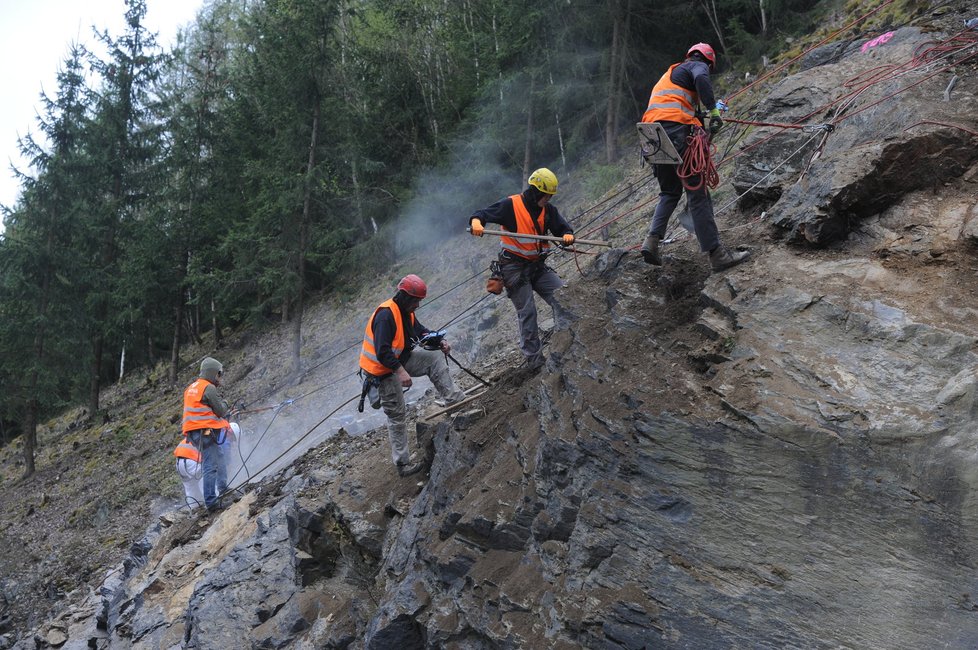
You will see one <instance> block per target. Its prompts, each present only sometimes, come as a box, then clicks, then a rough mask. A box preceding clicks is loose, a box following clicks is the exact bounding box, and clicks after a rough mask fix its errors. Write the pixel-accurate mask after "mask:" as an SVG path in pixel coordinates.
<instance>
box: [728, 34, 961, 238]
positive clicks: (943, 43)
mask: <svg viewBox="0 0 978 650" xmlns="http://www.w3.org/2000/svg"><path fill="white" fill-rule="evenodd" d="M840 47H841V48H842V50H841V51H840ZM938 47H945V48H947V47H954V41H952V40H950V38H949V37H946V36H945V37H941V36H939V35H935V34H923V33H921V32H920V30H918V29H916V28H910V27H906V28H902V29H899V30H897V31H896V32H895V34H894V36H893V38H892V39H891V40H889V41H888V42H887V43H885V44H883V45H879V46H877V47H876V48H872V49H868V50H867V51H866V52H861V51H860V50H859V49H857V48H854V47H844V44H843V46H840V45H831V46H826V47H825V48H823V50H822V51H821V52H820V51H815V52H812V53H810V54H809V55H808V57H807V61H808V62H809V64H810V65H813V66H814V67H810V68H808V69H806V70H804V71H802V72H800V73H799V74H796V75H793V76H791V77H789V78H788V79H786V80H785V81H784V82H782V83H780V84H778V86H777V87H776V88H775V89H774V91H773V92H772V93H771V94H770V95H769V96H767V97H766V98H765V99H764V100H763V101H762V102H761V105H760V107H759V109H758V113H759V114H760V115H763V116H764V117H763V121H765V122H772V123H781V124H798V125H799V126H801V125H804V126H807V127H809V128H810V129H811V128H814V127H816V126H818V125H826V126H829V127H831V128H832V129H833V130H832V131H831V132H828V131H820V130H812V131H809V130H805V131H802V130H795V131H791V132H789V133H779V132H778V130H777V129H772V128H761V129H759V130H756V131H755V132H753V133H752V134H751V135H749V136H748V137H747V138H746V139H745V140H744V142H743V144H742V149H743V150H746V151H749V154H747V155H744V156H742V157H741V158H739V159H738V163H737V168H736V170H735V172H734V175H733V178H732V182H733V185H734V187H735V188H736V190H737V192H738V194H743V195H744V198H743V201H744V202H745V204H747V205H750V204H756V203H762V204H765V205H766V206H769V207H768V210H769V211H770V212H771V213H772V214H773V215H774V222H775V223H776V224H777V225H778V226H780V227H782V228H784V229H786V230H787V231H788V235H789V238H790V239H791V240H793V241H796V242H807V243H810V244H813V245H816V246H824V245H826V244H829V243H832V242H835V241H838V240H840V239H845V238H846V237H847V236H848V235H849V233H850V232H852V231H853V230H856V229H858V228H859V227H860V222H861V221H862V220H864V219H865V218H867V217H870V216H872V215H876V214H879V213H880V212H882V211H883V210H885V209H886V208H888V207H889V206H891V205H894V204H895V203H896V202H897V201H899V200H900V198H901V197H903V196H904V195H905V194H906V193H907V192H910V191H913V190H917V189H921V188H924V187H934V186H939V185H940V184H941V183H943V182H947V181H950V180H952V179H955V178H959V177H960V176H961V174H962V173H963V172H964V171H965V170H966V169H968V168H969V167H971V165H972V164H973V163H974V162H975V161H976V160H978V149H976V147H975V146H974V140H973V138H972V137H971V136H970V134H969V132H968V130H971V131H974V120H973V116H972V113H973V110H972V108H971V107H972V106H973V104H974V101H975V93H976V91H978V89H976V88H975V86H974V83H973V79H974V77H973V76H972V77H971V79H972V83H966V84H961V85H959V86H956V89H955V91H954V93H953V95H952V97H953V100H952V101H943V99H942V95H943V92H944V90H945V88H946V87H947V86H948V83H949V82H950V80H951V79H952V78H953V77H954V76H955V75H956V74H957V73H958V72H961V69H960V68H958V67H955V66H954V65H953V63H954V62H955V61H958V60H961V59H967V57H968V55H969V54H970V53H971V52H970V50H969V49H968V46H967V45H965V46H964V47H963V48H962V49H961V50H960V51H959V52H957V53H952V54H949V55H947V57H946V58H936V57H937V54H936V52H937V50H936V48H938ZM972 47H973V46H972ZM928 53H930V54H929V55H928ZM840 55H844V56H841V58H840ZM956 127H960V128H956ZM771 204H773V205H771Z"/></svg>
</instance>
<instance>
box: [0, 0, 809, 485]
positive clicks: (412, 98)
mask: <svg viewBox="0 0 978 650" xmlns="http://www.w3.org/2000/svg"><path fill="white" fill-rule="evenodd" d="M126 8H127V12H126V19H127V20H126V28H125V29H124V30H123V31H122V33H119V34H109V33H105V32H98V30H97V39H96V40H97V43H98V45H99V47H92V48H89V49H86V48H82V47H80V46H77V45H70V44H66V49H67V51H68V55H67V56H66V58H65V60H64V61H63V63H62V65H61V68H60V71H59V75H58V83H57V88H56V89H55V90H54V91H53V92H52V93H51V94H49V95H47V96H46V97H45V98H44V108H43V110H42V111H41V114H40V116H39V117H38V119H37V123H36V124H35V125H33V126H32V133H33V135H32V136H29V137H26V138H24V139H23V140H22V142H21V150H22V152H23V154H24V158H25V159H26V160H29V161H30V164H29V166H28V168H26V169H20V170H18V171H19V172H20V175H19V178H20V185H21V194H20V198H19V200H18V202H17V203H16V205H13V206H6V207H5V209H4V217H3V218H4V226H5V231H4V233H3V235H2V237H0V423H2V431H3V437H4V439H5V440H7V439H10V438H11V437H12V436H14V435H20V434H25V435H24V440H25V448H26V449H25V451H26V452H28V453H26V454H25V456H26V457H27V458H28V463H27V464H28V467H27V473H31V472H32V471H33V460H32V458H33V448H34V444H35V432H36V427H37V425H38V423H39V422H40V421H42V420H43V418H45V417H47V416H49V415H51V414H52V413H55V412H57V411H58V410H60V409H63V408H64V407H65V406H68V405H72V404H80V405H83V406H86V408H87V409H88V413H89V414H90V415H92V416H94V415H95V414H97V413H98V411H99V391H100V389H102V388H104V386H105V384H106V383H108V382H112V381H115V380H116V379H117V378H118V377H119V375H120V373H121V371H122V367H123V364H122V360H123V359H124V360H125V361H124V364H125V365H124V367H125V369H126V370H127V371H128V370H129V369H131V368H134V367H146V366H148V365H151V364H158V363H165V364H168V365H167V367H168V369H169V370H168V374H169V377H170V379H171V381H175V379H176V376H177V371H178V369H180V368H181V360H180V346H181V344H182V343H186V342H187V341H191V340H194V339H197V338H199V337H200V336H201V334H202V333H204V332H209V331H213V334H214V336H217V337H219V336H220V332H221V328H223V327H227V326H238V325H241V324H245V323H248V324H254V325H258V324H261V323H262V322H263V321H267V320H270V319H275V320H276V321H279V322H288V323H290V324H291V325H292V326H293V331H294V333H295V344H294V356H295V363H296V365H297V367H298V365H299V363H300V360H299V354H298V350H299V347H298V345H299V343H298V342H299V340H300V335H301V328H302V315H303V304H304V302H305V301H308V299H309V297H310V296H313V295H316V296H322V295H324V294H327V293H329V292H336V291H343V290H344V289H345V288H348V287H349V286H350V285H351V284H352V283H354V282H355V281H356V279H357V278H358V277H361V276H362V275H363V274H364V273H369V272H370V270H372V269H380V268H384V267H386V266H388V265H389V263H390V261H391V260H392V259H393V258H394V257H395V256H397V255H402V254H404V253H406V252H409V251H403V250H395V245H394V241H395V239H394V235H395V234H396V230H397V220H398V217H399V216H401V215H402V214H403V211H404V210H405V206H407V205H408V204H409V203H413V202H417V201H418V200H423V203H424V204H425V205H427V206H429V208H430V209H429V210H428V212H429V213H430V214H433V215H435V214H437V215H441V216H440V217H438V218H441V219H447V218H451V219H455V220H456V221H457V222H458V227H459V228H462V227H464V217H465V215H466V214H468V212H467V211H471V210H472V209H473V208H475V207H479V206H480V203H486V202H488V201H491V200H495V199H497V198H499V196H502V195H503V194H506V193H509V192H511V191H512V190H514V189H516V188H518V187H520V184H521V183H522V179H525V178H526V175H527V173H528V171H529V170H531V169H532V168H535V167H541V166H548V167H550V168H551V169H553V170H554V171H555V172H556V173H557V174H558V176H561V175H562V174H566V173H567V172H568V171H569V170H574V169H579V168H581V166H582V165H585V164H586V165H589V166H591V169H594V170H600V167H601V165H606V166H607V165H610V163H612V162H614V161H615V160H616V159H617V157H618V156H619V155H620V153H621V152H620V151H619V150H618V149H619V144H618V143H619V141H620V138H621V135H622V133H623V132H625V131H626V130H629V129H631V128H632V127H631V125H632V124H634V122H635V121H636V120H637V119H638V117H639V116H640V115H641V114H642V112H643V111H644V109H645V104H646V102H647V99H648V93H649V89H650V88H651V86H652V85H653V84H654V83H655V81H656V80H657V79H658V77H659V76H660V75H661V74H662V71H663V70H664V69H665V67H666V66H667V65H669V64H670V63H674V62H676V61H679V60H681V58H682V57H683V55H684V54H685V51H686V48H687V47H689V45H691V44H693V43H696V42H700V41H707V42H710V43H712V44H713V45H714V47H716V48H717V50H718V52H719V53H720V60H719V68H720V71H721V72H722V71H723V70H725V69H731V68H734V69H747V68H748V67H753V68H754V69H755V70H756V66H757V65H758V62H759V61H760V59H761V57H762V55H765V54H770V53H771V52H776V51H778V50H779V49H781V47H783V45H784V42H785V38H786V37H787V36H789V35H790V34H793V33H798V32H799V31H803V30H806V29H810V28H811V27H812V26H813V25H814V24H815V21H816V20H817V18H818V16H817V14H818V12H819V8H820V5H819V3H816V2H812V1H808V2H805V1H804V0H676V1H675V2H651V1H647V0H646V1H643V0H541V1H538V2H526V1H525V0H455V1H451V2H449V1H448V0H211V1H209V2H207V4H206V6H205V7H204V8H203V9H202V10H201V12H200V14H199V15H198V18H197V20H196V22H195V23H194V24H193V25H191V26H189V27H188V28H187V30H186V31H185V33H183V34H182V37H181V38H180V39H178V42H177V44H176V45H175V46H174V48H173V49H172V50H171V51H164V50H163V49H162V48H160V47H159V46H158V44H157V43H156V40H155V36H154V34H152V33H151V32H149V31H147V29H146V28H145V26H144V19H145V14H146V0H127V2H126ZM94 27H96V28H98V26H94ZM629 133H630V131H629ZM595 173H597V172H595ZM421 178H425V179H426V181H425V182H424V183H420V182H419V179H421ZM421 188H423V189H421ZM446 215H450V216H446ZM431 225H432V226H434V225H435V224H434V223H432V224H431ZM184 361H186V360H184Z"/></svg>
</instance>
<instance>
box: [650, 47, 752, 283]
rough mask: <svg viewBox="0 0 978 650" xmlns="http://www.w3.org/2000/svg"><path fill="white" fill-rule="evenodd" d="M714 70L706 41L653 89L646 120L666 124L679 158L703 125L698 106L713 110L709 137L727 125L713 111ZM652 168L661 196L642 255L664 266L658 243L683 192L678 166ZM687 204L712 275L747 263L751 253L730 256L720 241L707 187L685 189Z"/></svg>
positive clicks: (692, 180) (693, 181)
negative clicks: (697, 114) (712, 77)
mask: <svg viewBox="0 0 978 650" xmlns="http://www.w3.org/2000/svg"><path fill="white" fill-rule="evenodd" d="M715 66H716V54H715V53H714V51H713V48H712V47H710V46H709V45H708V44H706V43H697V44H696V45H694V46H692V47H691V48H689V51H688V52H687V53H686V60H685V61H683V62H682V63H676V64H674V65H672V66H670V68H669V69H668V70H666V72H665V74H663V75H662V78H661V79H659V81H658V83H656V84H655V87H654V88H653V89H652V96H651V97H650V98H649V106H648V109H647V110H646V111H645V114H644V115H643V116H642V121H643V122H659V123H660V124H662V128H664V129H665V131H666V134H667V135H668V136H669V139H670V140H671V141H672V143H673V145H675V147H676V151H677V152H678V153H679V155H680V156H684V155H685V153H686V149H687V148H688V144H687V138H688V137H689V135H690V132H691V131H692V129H693V127H694V126H703V123H702V122H701V121H700V119H699V118H698V117H697V116H696V108H697V106H698V105H699V104H700V103H702V104H703V105H704V106H708V107H710V108H711V110H710V133H711V134H713V135H715V134H716V133H717V132H718V131H719V130H720V128H721V127H722V126H723V120H722V119H721V118H720V111H719V110H718V109H717V108H715V106H716V99H715V97H714V96H713V84H712V83H711V82H710V71H711V70H712V69H713V68H714V67H715ZM654 168H655V175H656V177H657V178H658V179H659V189H660V191H661V192H660V194H659V203H658V205H656V208H655V213H654V214H653V216H652V223H651V224H649V232H648V236H647V237H646V238H645V241H644V242H643V243H642V257H643V258H644V259H645V261H646V262H647V263H649V264H654V265H656V266H661V265H662V256H661V254H660V252H659V243H660V242H661V241H662V238H663V237H665V235H666V227H667V226H668V225H669V217H671V216H672V213H673V212H674V211H675V209H676V206H677V205H678V204H679V199H680V198H681V197H682V194H683V189H684V188H683V184H682V181H681V180H680V179H679V175H678V174H677V169H676V165H665V164H656V165H655V167H654ZM689 182H690V184H691V185H693V186H695V185H697V184H698V183H699V177H693V178H690V179H689ZM686 201H687V203H688V204H689V213H690V216H691V217H692V219H693V230H694V231H695V233H696V239H697V241H699V245H700V250H701V251H703V252H704V253H709V254H710V266H711V268H712V269H713V270H714V271H723V270H724V269H728V268H730V267H731V266H734V265H735V264H739V263H740V262H743V261H744V260H745V259H747V257H748V255H749V253H746V252H734V253H731V252H730V251H728V250H727V249H726V247H724V246H723V244H721V243H720V234H719V232H718V230H717V224H716V220H715V218H714V215H713V201H712V200H711V199H710V194H709V192H707V189H706V184H705V183H704V184H702V186H701V187H700V189H698V190H686Z"/></svg>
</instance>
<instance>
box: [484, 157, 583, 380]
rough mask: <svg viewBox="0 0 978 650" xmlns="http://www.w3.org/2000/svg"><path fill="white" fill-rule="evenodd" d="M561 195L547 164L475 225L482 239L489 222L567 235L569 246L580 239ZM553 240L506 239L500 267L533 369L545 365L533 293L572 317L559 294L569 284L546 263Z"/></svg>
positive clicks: (558, 317)
mask: <svg viewBox="0 0 978 650" xmlns="http://www.w3.org/2000/svg"><path fill="white" fill-rule="evenodd" d="M556 193H557V177H556V176H555V175H554V173H553V172H552V171H550V170H549V169H546V168H541V169H538V170H536V171H535V172H533V173H532V174H530V178H529V179H528V180H527V188H526V189H525V190H523V193H522V194H514V195H512V196H508V197H506V198H505V199H502V200H500V201H497V202H496V203H493V204H492V205H490V206H489V207H488V208H485V209H484V210H478V211H476V212H475V213H474V214H473V215H472V216H471V217H469V229H470V231H471V232H472V234H473V235H475V236H476V237H481V236H482V235H483V233H484V231H485V224H487V223H495V224H499V225H500V226H502V228H503V230H506V231H508V232H512V233H521V234H526V235H546V234H547V233H550V234H551V235H553V236H556V237H561V238H562V239H563V243H564V244H565V245H568V246H569V245H571V244H573V243H574V229H573V228H571V227H570V224H568V223H567V222H566V221H565V220H564V218H563V217H562V216H561V215H560V212H559V211H558V210H557V207H556V206H554V205H551V203H550V199H551V198H553V196H554V194H556ZM549 253H550V244H549V243H548V242H546V241H541V240H533V239H518V238H515V237H508V236H503V237H501V238H500V250H499V270H500V271H501V272H502V276H503V285H504V286H505V287H506V294H507V295H508V296H509V299H510V300H511V301H512V302H513V306H514V307H516V316H517V318H518V319H519V327H520V350H521V351H522V352H523V356H524V357H525V358H526V363H527V365H528V366H530V367H531V368H539V367H540V366H542V365H543V363H544V356H543V343H542V342H541V340H540V332H539V329H538V326H537V305H536V302H535V301H534V298H533V292H536V293H537V294H539V295H540V297H541V298H543V300H544V301H545V302H546V303H547V304H548V305H550V307H551V308H552V309H553V310H554V321H555V323H556V322H561V321H564V320H566V317H567V314H566V312H565V311H564V310H563V308H562V307H561V306H560V303H559V302H557V299H556V298H555V297H554V292H556V291H557V289H559V288H560V287H561V286H563V283H562V282H561V280H560V277H559V276H558V275H557V273H556V272H555V271H554V270H553V269H552V268H550V267H549V266H547V265H546V259H547V255H548V254H549Z"/></svg>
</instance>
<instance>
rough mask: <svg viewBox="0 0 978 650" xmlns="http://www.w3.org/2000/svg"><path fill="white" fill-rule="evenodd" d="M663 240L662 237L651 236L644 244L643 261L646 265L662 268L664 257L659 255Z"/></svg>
mask: <svg viewBox="0 0 978 650" xmlns="http://www.w3.org/2000/svg"><path fill="white" fill-rule="evenodd" d="M661 240H662V237H659V236H658V235H649V236H648V237H646V238H645V241H644V242H642V259H644V260H645V263H646V264H651V265H653V266H662V256H661V255H659V242H660V241H661Z"/></svg>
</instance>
